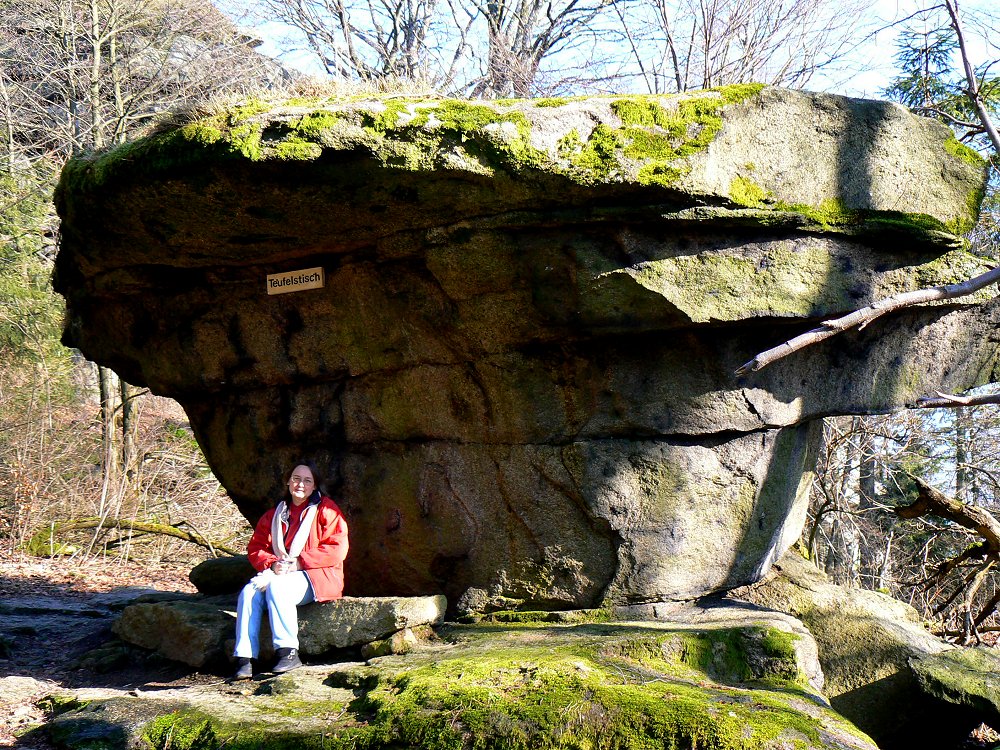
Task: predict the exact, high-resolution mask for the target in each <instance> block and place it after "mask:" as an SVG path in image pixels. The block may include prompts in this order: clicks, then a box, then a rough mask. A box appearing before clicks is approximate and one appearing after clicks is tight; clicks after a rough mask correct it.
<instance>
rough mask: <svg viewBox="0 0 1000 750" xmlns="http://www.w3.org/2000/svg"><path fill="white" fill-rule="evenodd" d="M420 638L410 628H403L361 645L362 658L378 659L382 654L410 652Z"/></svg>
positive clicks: (391, 654)
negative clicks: (386, 636) (385, 636)
mask: <svg viewBox="0 0 1000 750" xmlns="http://www.w3.org/2000/svg"><path fill="white" fill-rule="evenodd" d="M418 641H419V639H418V638H417V635H416V633H414V632H413V630H411V629H410V628H403V629H402V630H399V631H397V632H395V633H393V634H392V635H390V636H389V637H388V638H383V639H382V640H379V641H373V642H372V643H366V644H365V645H364V646H362V647H361V658H362V659H377V658H378V657H380V656H393V655H398V654H408V653H409V652H410V651H412V650H413V647H414V646H416V645H417V643H418Z"/></svg>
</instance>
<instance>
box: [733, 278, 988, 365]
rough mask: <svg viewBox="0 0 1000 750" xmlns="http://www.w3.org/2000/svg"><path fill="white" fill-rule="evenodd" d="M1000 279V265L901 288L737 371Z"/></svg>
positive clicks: (763, 355)
mask: <svg viewBox="0 0 1000 750" xmlns="http://www.w3.org/2000/svg"><path fill="white" fill-rule="evenodd" d="M997 281H1000V266H997V267H995V268H991V269H990V270H989V271H987V272H986V273H983V274H980V275H979V276H976V277H975V278H972V279H967V280H966V281H961V282H959V283H957V284H945V285H943V286H936V287H932V288H930V289H916V290H914V291H912V292H900V293H899V294H894V295H892V296H891V297H886V298H885V299H881V300H878V301H877V302H873V303H872V304H871V305H869V306H868V307H864V308H862V309H860V310H855V311H854V312H852V313H849V314H847V315H844V316H843V317H840V318H835V319H833V320H827V321H824V322H823V323H822V324H821V325H820V327H819V328H813V329H812V330H811V331H807V332H806V333H803V334H801V335H799V336H796V337H795V338H793V339H789V340H788V341H786V342H785V343H783V344H779V345H778V346H776V347H774V348H772V349H768V350H767V351H765V352H761V353H760V354H758V355H757V356H756V357H754V358H753V359H751V360H750V361H749V362H747V363H745V364H743V365H741V366H740V367H739V369H737V370H736V374H737V375H740V376H742V375H747V374H749V373H751V372H757V371H758V370H762V369H763V368H765V367H767V366H768V365H769V364H771V363H772V362H776V361H778V360H779V359H782V358H783V357H787V356H788V355H789V354H794V353H795V352H797V351H799V350H800V349H804V348H805V347H807V346H812V345H813V344H817V343H819V342H820V341H824V340H826V339H828V338H830V337H831V336H836V335H837V334H838V333H843V332H844V331H847V330H850V329H851V328H857V329H858V330H861V329H863V328H864V327H865V326H867V325H868V324H869V323H871V322H872V321H874V320H876V319H878V318H880V317H882V316H883V315H885V314H886V313H890V312H894V311H896V310H900V309H902V308H904V307H912V306H913V305H921V304H925V303H927V302H939V301H941V300H949V299H955V298H957V297H966V296H968V295H970V294H972V293H974V292H978V291H979V290H980V289H982V288H983V287H987V286H989V285H990V284H995V283H996V282H997Z"/></svg>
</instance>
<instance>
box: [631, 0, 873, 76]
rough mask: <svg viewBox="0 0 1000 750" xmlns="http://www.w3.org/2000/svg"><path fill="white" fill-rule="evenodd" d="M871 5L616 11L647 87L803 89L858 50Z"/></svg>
mask: <svg viewBox="0 0 1000 750" xmlns="http://www.w3.org/2000/svg"><path fill="white" fill-rule="evenodd" d="M873 4H874V3H873V2H872V1H871V0H849V1H848V2H842V3H829V2H824V0H642V2H639V3H633V4H631V5H629V6H625V5H618V6H616V9H617V12H618V16H619V19H620V22H621V28H622V33H623V34H624V36H625V37H626V39H627V41H628V48H629V49H630V51H631V53H632V56H633V57H634V59H635V63H636V64H637V66H638V67H639V73H640V77H641V78H642V80H643V83H644V85H645V87H646V89H647V90H648V91H649V92H650V93H669V92H680V91H688V90H691V89H700V88H708V87H712V86H720V85H726V84H731V83H744V82H749V81H755V82H759V83H769V84H773V85H781V86H790V87H802V86H804V85H806V83H808V82H809V80H810V79H811V78H812V77H813V76H814V75H815V74H816V73H817V71H820V70H822V69H824V68H826V67H828V66H831V65H833V64H835V63H837V62H838V61H840V60H843V58H844V57H846V56H847V55H848V54H849V53H850V52H852V51H854V49H855V48H856V47H857V45H858V44H859V43H860V41H861V40H862V38H863V37H864V35H865V24H864V23H863V20H864V19H865V17H866V14H867V12H868V10H869V9H870V8H871V6H872V5H873ZM626 11H628V12H627V14H626ZM643 30H644V31H643Z"/></svg>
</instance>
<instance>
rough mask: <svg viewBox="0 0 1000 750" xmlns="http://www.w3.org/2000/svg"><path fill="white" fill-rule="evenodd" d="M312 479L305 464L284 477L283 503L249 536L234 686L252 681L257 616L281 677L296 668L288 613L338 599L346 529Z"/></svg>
mask: <svg viewBox="0 0 1000 750" xmlns="http://www.w3.org/2000/svg"><path fill="white" fill-rule="evenodd" d="M318 477H319V472H318V471H317V470H316V465H315V464H313V463H312V462H311V461H302V462H301V463H299V464H298V465H296V466H295V468H294V469H292V471H291V472H290V473H289V475H288V477H287V483H286V486H287V491H286V493H285V497H284V498H283V499H282V500H280V501H279V502H278V504H277V506H275V507H274V508H272V509H271V510H269V511H267V513H265V514H264V515H263V517H261V519H260V521H258V522H257V527H256V528H255V529H254V532H253V537H251V539H250V543H249V545H248V546H247V556H248V557H249V558H250V564H251V565H253V567H254V568H255V569H256V570H257V571H258V573H257V575H256V576H254V577H253V578H252V579H251V580H250V582H249V583H248V584H247V585H246V586H244V587H243V591H242V592H240V599H239V604H238V606H237V609H236V648H235V653H234V656H235V657H236V660H237V661H238V663H239V667H238V668H237V670H236V673H235V674H234V675H233V679H234V680H246V679H249V678H250V677H252V676H253V661H252V660H255V659H257V657H258V654H259V653H260V624H261V620H262V618H263V615H264V609H265V608H266V609H267V613H268V617H269V618H270V622H271V634H272V640H273V643H274V648H275V652H276V654H277V656H278V662H277V664H275V665H274V669H273V671H274V672H275V673H281V672H288V671H290V670H292V669H296V668H297V667H300V666H302V662H301V661H300V660H299V653H298V649H299V638H298V632H299V621H298V610H297V609H296V608H297V607H298V606H299V605H302V604H308V603H309V602H312V601H317V602H326V601H331V600H333V599H339V598H340V597H341V596H342V595H343V591H344V558H346V557H347V547H348V543H347V522H346V521H345V520H344V514H343V513H341V511H340V508H338V507H337V505H336V504H335V503H334V502H333V500H331V499H330V498H329V497H327V496H326V495H325V494H324V492H323V490H322V489H321V488H320V487H319V486H318V482H319V479H318Z"/></svg>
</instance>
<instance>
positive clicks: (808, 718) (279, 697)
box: [60, 622, 874, 750]
mask: <svg viewBox="0 0 1000 750" xmlns="http://www.w3.org/2000/svg"><path fill="white" fill-rule="evenodd" d="M441 635H442V638H443V641H441V642H437V643H435V644H429V645H427V644H425V645H422V646H418V647H416V648H415V649H414V650H413V651H412V652H411V653H408V654H405V655H398V656H389V657H384V658H380V659H375V660H373V661H371V662H369V664H368V665H366V666H350V665H345V666H343V667H340V668H338V669H334V671H332V673H331V672H330V670H327V671H325V672H324V671H323V670H320V669H318V668H315V667H306V668H304V669H302V670H298V671H297V672H296V673H294V675H285V676H283V677H281V678H277V679H275V680H269V681H266V682H264V683H262V684H261V685H260V686H259V687H258V689H257V690H256V691H255V692H254V694H252V695H243V696H242V697H241V696H235V697H230V698H225V693H221V694H220V697H223V698H225V701H224V702H223V704H220V705H216V706H215V707H214V708H212V707H211V705H210V704H209V703H207V702H200V703H198V702H195V701H194V700H193V697H192V695H191V694H190V693H188V694H186V695H185V696H184V697H185V699H186V700H188V701H192V702H191V703H190V704H189V705H188V706H186V707H185V706H178V705H176V702H175V701H176V699H175V698H174V697H172V696H162V695H159V696H156V697H155V698H153V697H150V698H146V700H147V701H150V705H148V706H147V707H146V708H145V709H143V710H136V709H135V708H134V706H135V705H137V704H139V703H140V698H134V699H118V698H116V699H115V700H114V701H113V702H111V703H107V704H106V708H107V709H108V710H105V711H101V710H100V708H99V707H95V706H94V705H93V704H92V705H91V706H90V707H89V710H88V711H84V712H81V713H79V714H77V715H75V716H74V715H72V712H71V714H70V715H68V716H65V717H63V718H61V719H60V721H62V722H63V723H64V724H65V726H66V727H73V728H75V731H77V732H78V733H79V734H80V736H83V735H85V734H86V731H85V728H86V725H87V722H88V721H90V722H94V721H97V720H98V717H99V716H103V717H104V718H105V719H107V718H113V717H123V716H126V715H128V716H130V717H131V718H130V721H131V722H132V724H131V726H130V727H129V731H138V736H137V738H136V739H138V738H141V740H140V741H141V743H142V744H145V745H146V746H148V747H151V748H156V749H157V750H167V748H170V749H171V750H217V749H218V748H222V747H225V748H229V749H230V750H232V749H236V750H244V749H249V748H255V749H259V750H275V749H277V748H291V747H298V748H319V747H323V748H333V749H337V750H339V749H344V750H346V749H347V748H352V749H355V750H362V749H364V748H372V749H374V748H391V747H410V748H426V749H427V750H445V749H447V750H465V749H467V748H469V749H471V748H482V749H483V750H485V749H487V748H498V749H500V748H502V749H504V750H521V749H523V750H527V749H528V748H538V749H543V748H567V749H569V748H573V749H575V750H582V749H584V748H586V749H588V750H597V749H598V748H608V749H611V748H615V749H617V750H626V749H633V748H634V749H635V750H640V749H643V750H645V749H647V748H649V749H652V748H702V747H705V748H715V749H716V750H736V749H737V748H738V749H739V750H754V749H756V748H775V749H777V748H788V747H795V748H799V749H801V750H808V749H809V748H817V749H818V748H866V749H868V750H873V748H874V746H873V745H872V744H871V743H870V741H869V740H868V739H867V738H866V737H865V736H864V735H863V734H861V733H860V732H858V730H857V729H855V728H854V727H853V726H851V725H850V724H849V723H848V722H846V721H844V720H843V719H842V718H840V717H838V716H837V715H836V714H835V713H833V712H832V711H831V710H830V709H829V708H828V707H827V706H826V705H825V704H824V702H823V701H822V699H820V698H818V697H817V696H815V695H813V694H811V692H810V690H809V689H808V686H807V685H806V684H805V682H804V681H803V680H802V679H801V675H800V674H799V673H798V670H797V668H796V666H795V656H794V649H791V648H790V644H791V643H792V639H793V638H794V637H795V636H793V635H791V634H788V633H784V632H779V631H775V630H774V629H773V628H764V627H732V628H726V627H718V628H711V627H710V628H691V627H684V626H681V627H680V628H678V627H673V626H670V625H669V624H666V623H659V624H656V623H622V622H608V623H603V624H588V625H552V624H549V625H546V626H542V627H539V626H537V625H522V626H518V625H509V624H507V625H498V624H495V623H493V624H490V623H481V624H479V625H473V626H450V627H448V628H446V629H445V630H443V631H442V633H441ZM762 657H763V658H762ZM289 677H295V680H294V682H290V681H289V679H288V678H289ZM279 683H280V684H279ZM324 691H326V694H327V697H324ZM345 696H346V697H345ZM352 696H353V697H352ZM126 701H131V703H130V704H129V705H132V706H133V708H132V709H131V710H126V708H125V706H126ZM172 701H174V703H172ZM226 701H228V702H226ZM156 705H160V706H161V708H159V710H157V708H156ZM163 706H169V710H166V711H165V710H163V708H162V707H163ZM227 706H228V707H227ZM142 715H145V716H146V718H145V719H141V718H139V717H141V716H142ZM118 721H119V719H115V720H114V721H111V722H106V723H110V724H111V725H113V726H117V722H118ZM74 722H75V723H74ZM136 726H138V727H139V729H138V730H136V729H134V727H136ZM61 736H62V737H63V738H64V739H65V743H64V744H65V746H66V747H69V748H73V747H78V746H80V745H77V744H75V742H74V740H73V736H74V735H73V732H72V731H69V730H68V729H67V731H64V732H63V733H62V735H61Z"/></svg>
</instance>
